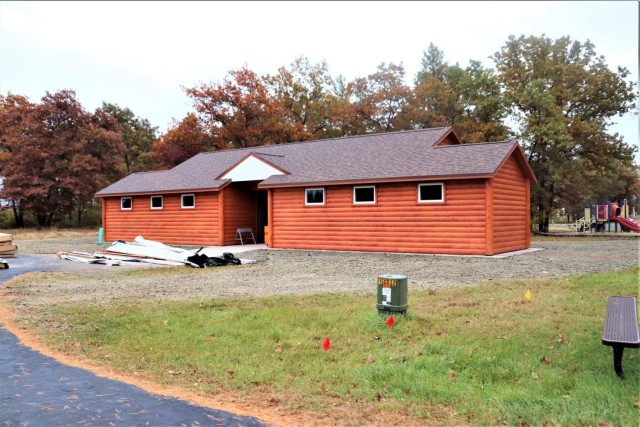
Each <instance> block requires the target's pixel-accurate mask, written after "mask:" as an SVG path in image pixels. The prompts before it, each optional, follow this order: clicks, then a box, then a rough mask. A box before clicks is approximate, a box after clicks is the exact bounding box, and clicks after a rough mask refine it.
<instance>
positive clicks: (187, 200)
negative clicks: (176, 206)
mask: <svg viewBox="0 0 640 427" xmlns="http://www.w3.org/2000/svg"><path fill="white" fill-rule="evenodd" d="M181 199H182V202H181V203H182V204H181V206H182V208H183V209H193V208H195V207H196V196H195V194H183V195H182V198H181Z"/></svg>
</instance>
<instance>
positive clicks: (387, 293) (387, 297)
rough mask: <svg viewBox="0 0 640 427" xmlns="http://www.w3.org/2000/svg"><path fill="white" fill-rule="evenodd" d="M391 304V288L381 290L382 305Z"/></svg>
mask: <svg viewBox="0 0 640 427" xmlns="http://www.w3.org/2000/svg"><path fill="white" fill-rule="evenodd" d="M390 303H391V288H382V305H389V304H390Z"/></svg>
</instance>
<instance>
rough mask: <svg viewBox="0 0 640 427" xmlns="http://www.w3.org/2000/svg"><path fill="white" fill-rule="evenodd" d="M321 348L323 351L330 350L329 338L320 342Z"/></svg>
mask: <svg viewBox="0 0 640 427" xmlns="http://www.w3.org/2000/svg"><path fill="white" fill-rule="evenodd" d="M322 348H324V351H329V349H330V348H331V341H329V337H326V338H325V339H324V341H322Z"/></svg>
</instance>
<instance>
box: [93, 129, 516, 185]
mask: <svg viewBox="0 0 640 427" xmlns="http://www.w3.org/2000/svg"><path fill="white" fill-rule="evenodd" d="M451 132H452V129H451V128H435V129H424V130H415V131H402V132H390V133H383V134H375V135H361V136H354V137H348V138H334V139H327V140H315V141H307V142H299V143H293V144H283V145H270V146H263V147H250V148H244V149H238V150H227V151H216V152H211V153H201V154H198V155H196V156H194V157H192V158H191V159H189V160H187V161H185V162H183V163H181V164H180V165H178V166H176V167H174V168H173V169H171V170H168V171H160V172H146V173H135V174H132V175H129V176H128V177H126V178H124V179H122V180H120V181H118V182H116V183H114V184H112V185H110V186H109V187H107V188H105V189H103V190H101V191H99V192H98V193H96V196H106V195H116V194H117V195H119V194H135V193H151V192H170V191H203V190H218V189H220V188H221V187H223V186H224V185H226V184H227V183H228V182H229V180H220V179H217V178H218V177H219V176H221V175H222V174H223V173H225V172H226V171H228V170H229V169H231V168H232V167H233V166H235V165H236V164H237V163H239V162H240V161H242V160H243V159H244V158H245V157H247V156H248V155H249V154H250V153H253V154H254V155H255V156H257V157H260V158H262V159H264V160H266V161H267V162H269V163H271V164H273V165H274V166H277V167H278V168H280V169H283V170H285V171H287V172H289V174H285V175H274V176H271V177H269V178H267V179H266V180H264V181H262V182H261V183H260V187H262V188H265V187H275V186H297V185H307V184H316V183H323V184H331V183H341V182H372V181H385V180H404V179H412V178H417V179H442V178H445V177H446V178H463V177H467V176H474V177H490V176H493V174H495V172H496V171H497V170H498V168H499V167H500V165H501V164H502V162H504V161H505V160H506V158H507V157H508V156H509V155H510V154H511V152H513V151H514V149H516V148H517V145H518V144H517V143H516V142H515V141H507V142H497V143H484V144H462V145H445V146H438V147H434V145H435V144H436V143H438V142H439V141H440V140H442V139H443V138H444V137H446V136H447V135H449V134H450V133H451Z"/></svg>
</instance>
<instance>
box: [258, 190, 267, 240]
mask: <svg viewBox="0 0 640 427" xmlns="http://www.w3.org/2000/svg"><path fill="white" fill-rule="evenodd" d="M256 207H257V213H256V216H257V225H258V230H257V233H256V239H257V240H258V243H264V227H265V226H267V225H269V201H268V198H267V192H266V191H258V193H257V196H256Z"/></svg>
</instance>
